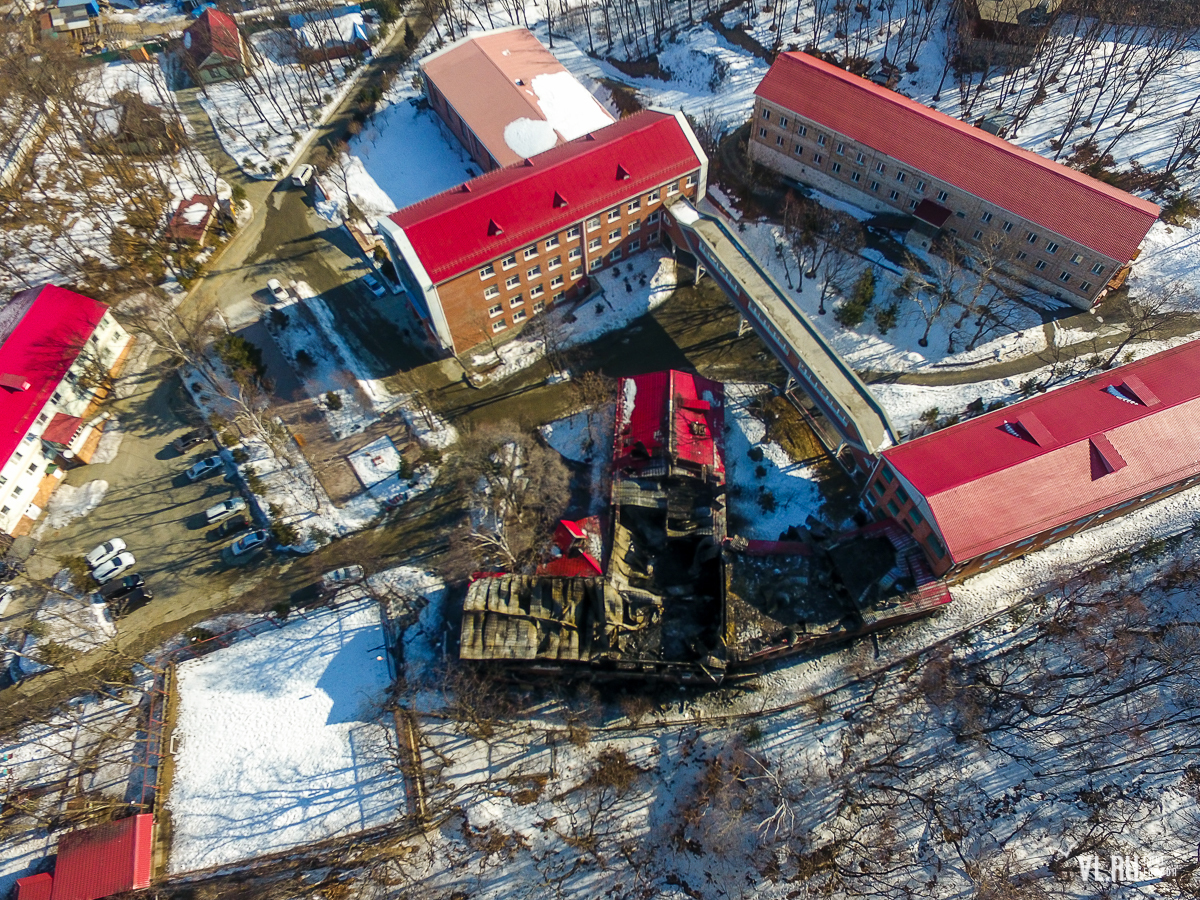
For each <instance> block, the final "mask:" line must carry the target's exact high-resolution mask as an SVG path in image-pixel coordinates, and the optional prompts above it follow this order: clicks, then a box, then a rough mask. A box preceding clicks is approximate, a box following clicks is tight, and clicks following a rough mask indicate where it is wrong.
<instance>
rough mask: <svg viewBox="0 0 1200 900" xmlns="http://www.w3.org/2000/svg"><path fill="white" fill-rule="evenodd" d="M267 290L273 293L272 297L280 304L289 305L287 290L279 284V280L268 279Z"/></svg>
mask: <svg viewBox="0 0 1200 900" xmlns="http://www.w3.org/2000/svg"><path fill="white" fill-rule="evenodd" d="M267 290H268V291H270V292H271V296H272V297H274V298H275V299H276V300H277V301H278V302H280V303H287V300H288V292H287V289H286V288H285V287H284V286H283V285H282V284H280V283H279V279H278V278H268V279H267Z"/></svg>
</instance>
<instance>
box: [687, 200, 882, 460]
mask: <svg viewBox="0 0 1200 900" xmlns="http://www.w3.org/2000/svg"><path fill="white" fill-rule="evenodd" d="M666 215H667V227H668V233H669V234H671V237H672V239H673V240H675V242H676V243H677V244H680V243H681V244H682V245H683V246H684V247H685V248H686V249H687V250H689V251H690V252H691V253H692V254H693V255H695V257H696V260H697V263H698V266H699V268H698V269H697V273H696V274H697V277H699V276H700V275H701V274H702V272H707V273H708V274H709V275H711V276H712V278H713V280H714V281H716V282H717V284H719V285H720V286H721V289H722V290H724V291H725V293H726V294H727V295H728V297H729V299H730V300H731V301H732V302H733V304H734V305H735V306H736V307H737V308H738V310H739V311H740V312H741V313H742V314H743V315H744V316H745V318H746V320H747V321H748V322H750V324H751V325H752V326H753V328H754V330H755V331H756V332H757V333H758V335H759V336H760V337H761V338H762V339H763V341H764V342H765V343H766V345H767V346H768V347H770V348H771V350H772V352H774V354H775V355H776V356H777V357H778V358H779V361H780V362H781V363H782V364H783V366H784V367H785V368H786V369H787V371H788V373H789V374H790V375H791V376H792V378H793V379H794V380H795V381H796V382H797V383H798V384H799V386H800V387H801V388H803V390H804V392H805V393H806V394H808V396H809V397H811V398H812V401H813V404H814V405H815V406H816V407H817V408H818V409H819V410H820V411H821V412H822V414H823V415H824V416H825V417H826V418H827V419H828V421H829V423H830V424H831V425H832V426H833V427H834V428H835V429H836V430H837V433H838V434H839V436H840V437H841V440H842V442H843V444H844V445H845V446H847V447H849V448H850V449H851V450H852V452H853V453H854V456H855V462H856V463H857V464H859V465H860V466H863V467H866V466H867V465H868V464H869V460H870V458H873V457H874V456H875V455H876V454H877V453H878V452H879V451H880V450H883V449H885V448H887V447H889V446H891V445H892V444H894V443H896V440H895V430H894V429H893V428H892V424H891V422H890V421H889V420H888V417H887V413H886V412H885V411H884V409H883V407H882V405H880V403H879V401H878V400H876V399H875V397H874V395H872V393H871V391H870V390H869V389H868V388H867V386H866V385H865V384H864V383H863V381H862V379H861V378H859V377H858V375H857V374H856V373H855V371H854V370H853V369H852V368H851V367H850V365H849V364H848V363H847V362H846V361H845V360H844V359H842V358H841V356H839V355H838V353H837V351H836V350H834V349H833V347H832V346H830V344H829V342H828V341H826V340H825V338H824V336H823V335H821V333H820V332H819V331H817V329H816V328H815V327H814V326H813V324H812V322H810V321H809V319H808V317H807V316H806V315H805V314H804V313H803V312H802V311H801V310H800V309H799V308H798V307H797V306H796V305H795V303H794V302H793V301H792V299H791V298H790V297H789V296H788V295H787V294H786V293H785V292H784V290H783V289H782V288H780V287H779V285H778V284H777V283H776V282H775V280H774V279H773V278H772V277H771V276H770V274H768V273H767V271H766V270H765V269H764V268H763V267H762V266H760V265H759V264H758V262H757V261H756V260H755V258H754V255H753V254H752V253H751V252H750V250H749V248H747V247H746V245H745V244H743V243H742V242H741V240H739V239H738V236H737V235H736V234H735V233H734V232H733V231H732V230H731V229H730V228H728V227H727V226H726V224H725V223H724V222H722V221H721V220H719V219H717V218H715V217H713V216H708V215H704V214H703V213H700V212H698V211H697V210H696V208H695V207H694V206H692V205H691V204H690V203H689V202H687V201H686V200H680V201H678V202H676V203H674V204H672V206H671V207H670V208H669V210H668V211H667V214H666ZM832 449H834V451H835V452H837V451H838V450H840V449H841V448H832Z"/></svg>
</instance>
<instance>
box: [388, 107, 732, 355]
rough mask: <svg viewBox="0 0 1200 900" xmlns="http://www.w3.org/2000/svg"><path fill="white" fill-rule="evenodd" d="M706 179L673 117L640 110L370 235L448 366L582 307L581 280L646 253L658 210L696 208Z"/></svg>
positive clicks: (684, 128)
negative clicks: (545, 316)
mask: <svg viewBox="0 0 1200 900" xmlns="http://www.w3.org/2000/svg"><path fill="white" fill-rule="evenodd" d="M707 175H708V159H707V157H705V155H704V152H703V151H702V150H701V149H700V144H699V142H698V141H697V139H696V136H695V134H693V133H692V130H691V128H690V127H688V124H687V121H686V120H685V119H684V117H683V115H682V114H680V113H670V112H661V111H656V110H645V111H643V112H640V113H638V114H636V115H633V116H629V117H628V118H625V119H621V120H620V121H619V122H615V123H613V124H612V125H609V126H608V127H607V128H602V129H600V130H598V131H595V132H593V133H591V134H590V135H588V136H586V137H583V138H579V139H577V140H575V141H571V142H570V143H567V144H563V145H562V146H559V147H555V148H554V149H552V150H548V151H546V152H545V153H541V154H538V155H537V156H534V157H532V158H530V159H528V160H526V161H525V162H524V163H522V164H518V165H515V166H509V167H508V168H504V169H498V170H496V171H493V172H489V173H487V174H486V175H482V176H480V177H479V178H475V179H473V180H471V181H468V182H466V183H465V184H462V185H460V186H459V187H457V188H454V189H452V190H449V191H446V192H445V193H442V194H438V195H436V196H434V197H430V198H429V199H428V200H422V201H421V202H419V203H415V204H413V205H412V206H409V207H406V208H405V209H402V210H400V211H399V212H396V213H393V214H392V215H391V216H390V217H388V218H387V219H382V220H380V221H379V223H378V224H377V226H376V227H377V230H378V231H379V233H380V235H381V236H382V237H383V241H384V244H385V246H386V247H387V250H388V254H389V257H390V258H391V261H392V265H393V266H394V268H395V271H396V275H397V277H398V279H399V280H400V282H401V285H402V286H403V287H404V289H405V291H406V292H407V294H408V297H409V299H410V301H411V303H412V305H413V308H414V310H415V311H416V313H417V315H418V316H419V317H420V319H421V321H422V322H423V323H424V324H425V326H426V328H427V330H428V333H429V336H430V338H431V339H432V341H433V342H434V343H435V344H436V345H437V346H439V347H440V348H442V349H443V350H444V351H446V352H448V353H453V354H458V353H461V352H463V351H464V350H468V349H470V348H471V347H474V346H475V345H477V344H479V343H480V342H481V341H483V340H485V339H487V338H490V337H493V336H497V335H501V334H503V333H505V332H509V333H511V332H512V331H513V330H515V329H517V328H520V327H522V326H524V325H525V324H526V322H528V321H529V320H530V319H531V318H532V317H534V316H536V315H537V314H538V313H540V312H542V311H543V310H545V309H547V308H548V307H549V306H550V305H551V304H554V303H558V302H560V301H563V300H574V299H577V298H579V297H581V296H586V294H587V292H588V291H589V290H590V283H589V274H594V273H596V272H598V271H599V270H601V269H603V268H605V267H606V266H610V265H612V264H614V263H617V262H620V261H621V260H624V259H626V258H628V257H629V256H630V255H632V254H634V253H637V252H639V251H641V250H645V249H647V248H650V247H655V246H657V245H658V244H659V242H660V241H661V240H662V218H663V217H662V210H663V208H664V206H665V205H666V204H667V203H668V202H669V201H671V200H672V199H674V198H676V197H689V198H691V199H693V200H697V201H698V200H699V199H700V198H701V197H703V196H704V192H705V185H706V180H707ZM505 336H506V337H507V335H505Z"/></svg>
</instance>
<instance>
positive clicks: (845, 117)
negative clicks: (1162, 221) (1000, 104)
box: [754, 52, 1159, 262]
mask: <svg viewBox="0 0 1200 900" xmlns="http://www.w3.org/2000/svg"><path fill="white" fill-rule="evenodd" d="M754 93H755V94H757V95H758V96H760V97H762V98H763V99H764V100H767V101H770V102H771V103H775V104H777V105H779V106H782V107H784V108H785V109H790V110H792V111H793V112H795V113H797V114H798V115H802V116H805V117H806V118H809V119H812V120H813V121H815V122H820V123H821V124H823V125H826V126H828V127H829V128H830V129H832V130H834V131H837V132H840V133H841V134H844V135H846V136H847V137H850V138H853V139H854V140H856V141H859V142H861V143H863V144H866V145H867V146H869V147H872V148H874V149H876V150H878V151H880V152H882V153H886V154H887V155H888V156H890V157H892V158H893V159H896V160H899V161H900V162H902V163H905V164H906V165H910V166H912V167H913V168H915V169H919V170H921V171H923V172H926V173H928V174H930V175H932V176H934V177H935V178H940V179H941V180H942V181H945V182H947V183H948V184H952V185H956V186H957V187H959V188H962V189H963V190H965V191H967V192H969V193H971V194H974V195H975V196H977V197H980V198H982V199H984V200H986V201H987V202H989V203H992V204H995V205H996V206H998V207H1000V208H1002V209H1007V210H1011V211H1012V212H1014V213H1016V214H1017V215H1019V216H1022V217H1023V218H1025V219H1028V220H1029V221H1030V222H1035V223H1037V224H1038V225H1040V226H1042V227H1043V228H1046V229H1048V230H1049V231H1052V232H1054V233H1055V234H1059V235H1061V236H1063V237H1065V238H1067V239H1069V240H1073V241H1076V242H1078V243H1080V244H1082V245H1083V246H1085V247H1089V248H1091V249H1092V250H1094V251H1096V252H1097V253H1101V254H1103V255H1104V256H1107V257H1110V258H1112V259H1115V260H1118V261H1119V262H1126V261H1127V260H1130V259H1132V258H1133V257H1134V256H1135V255H1136V253H1137V249H1138V245H1139V244H1141V242H1142V239H1143V238H1144V237H1145V236H1146V232H1147V231H1149V230H1150V226H1151V225H1153V224H1154V221H1155V219H1157V218H1158V213H1159V208H1158V206H1156V205H1155V204H1153V203H1151V202H1149V201H1148V200H1142V199H1140V198H1138V197H1134V196H1133V195H1132V194H1127V193H1125V192H1124V191H1121V190H1118V189H1117V188H1115V187H1113V186H1111V185H1108V184H1104V183H1103V182H1101V181H1097V180H1096V179H1094V178H1090V177H1088V176H1087V175H1084V174H1083V173H1082V172H1077V171H1075V170H1074V169H1070V168H1068V167H1067V166H1062V165H1059V164H1058V163H1054V162H1051V161H1050V160H1048V159H1045V158H1044V157H1041V156H1039V155H1037V154H1036V153H1030V152H1029V151H1028V150H1022V149H1021V148H1020V147H1017V146H1015V145H1013V144H1010V143H1009V142H1008V141H1005V140H1003V139H1002V138H998V137H996V136H995V135H991V134H988V133H987V132H986V131H982V130H981V129H978V128H974V127H972V126H970V125H968V124H966V123H965V122H960V121H959V120H958V119H955V118H952V117H951V116H947V115H945V114H944V113H940V112H938V111H937V110H934V109H930V108H929V107H927V106H923V105H921V104H920V103H917V102H916V101H914V100H910V99H908V98H907V97H904V96H902V95H900V94H897V93H895V92H894V91H889V90H888V89H887V88H883V87H880V86H878V85H876V84H873V83H871V82H870V81H867V80H866V79H864V78H859V77H858V76H857V75H852V74H850V73H849V72H847V71H845V70H844V69H839V68H838V67H837V66H833V65H830V64H829V63H826V62H823V61H821V60H819V59H816V58H814V57H812V56H809V55H807V54H805V53H796V52H789V53H781V54H779V56H778V57H776V59H775V62H774V64H772V66H771V69H770V71H768V72H767V75H766V77H765V78H763V80H762V82H761V83H760V84H759V86H758V88H757V89H756V90H755V92H754Z"/></svg>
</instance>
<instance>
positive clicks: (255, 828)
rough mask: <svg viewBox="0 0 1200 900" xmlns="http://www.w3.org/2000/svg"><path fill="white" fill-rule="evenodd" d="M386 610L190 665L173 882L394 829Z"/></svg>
mask: <svg viewBox="0 0 1200 900" xmlns="http://www.w3.org/2000/svg"><path fill="white" fill-rule="evenodd" d="M386 653H387V649H386V648H385V646H384V635H383V627H382V624H381V621H380V612H379V607H378V606H377V604H375V603H374V602H372V601H362V602H359V603H356V604H353V605H350V606H346V607H342V608H340V609H321V610H315V611H312V612H309V613H306V614H304V615H303V616H300V615H299V614H293V619H292V620H290V621H289V622H288V623H287V624H286V625H284V626H283V627H281V628H279V629H277V630H273V631H268V632H264V633H261V634H258V635H257V636H255V637H252V638H247V639H244V640H240V641H237V642H235V643H234V644H232V645H231V646H229V647H226V648H223V649H221V650H217V651H215V652H213V653H211V654H209V655H207V656H203V657H200V658H199V659H194V660H190V661H188V662H186V663H183V664H182V665H180V666H179V669H178V691H179V718H178V721H177V724H176V726H175V729H174V731H173V733H172V739H173V740H174V742H175V748H176V749H175V779H174V783H173V785H172V787H171V793H170V797H169V798H168V801H167V802H168V806H169V808H170V810H171V816H172V824H173V826H174V833H173V836H172V844H171V857H170V861H169V863H168V868H169V871H170V872H172V873H177V872H186V871H189V870H192V869H198V868H204V867H206V866H212V865H217V864H221V863H230V862H236V861H238V860H242V859H246V858H249V857H252V856H256V855H258V854H261V853H269V852H272V851H276V850H282V849H286V848H289V847H294V846H296V845H298V844H304V843H309V842H311V841H316V840H321V839H323V838H327V837H331V836H335V835H343V834H350V833H353V832H355V831H361V830H363V829H366V828H370V827H372V826H375V825H380V824H383V823H386V822H389V821H392V820H394V819H395V818H397V817H398V816H400V815H401V814H403V813H404V810H405V796H404V788H403V783H402V779H401V777H400V775H399V772H398V769H397V762H396V760H395V758H394V756H393V754H392V752H391V751H390V750H389V737H388V734H389V729H390V725H389V724H388V722H389V717H388V716H387V715H386V714H385V713H382V711H381V709H380V704H381V702H382V700H383V695H384V691H385V690H386V688H387V686H388V683H389V676H388V666H387V662H386Z"/></svg>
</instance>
